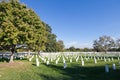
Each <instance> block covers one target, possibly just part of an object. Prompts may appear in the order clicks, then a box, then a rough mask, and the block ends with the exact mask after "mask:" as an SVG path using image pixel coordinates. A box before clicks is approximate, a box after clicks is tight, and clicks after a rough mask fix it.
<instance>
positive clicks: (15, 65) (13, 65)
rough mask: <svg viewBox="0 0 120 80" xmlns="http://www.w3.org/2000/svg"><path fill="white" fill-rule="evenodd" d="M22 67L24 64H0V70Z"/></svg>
mask: <svg viewBox="0 0 120 80" xmlns="http://www.w3.org/2000/svg"><path fill="white" fill-rule="evenodd" d="M22 65H24V62H11V63H0V68H7V67H9V68H10V67H11V68H12V67H18V66H22Z"/></svg>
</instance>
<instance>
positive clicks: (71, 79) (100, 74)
mask: <svg viewBox="0 0 120 80" xmlns="http://www.w3.org/2000/svg"><path fill="white" fill-rule="evenodd" d="M47 67H50V68H52V69H53V70H55V71H59V73H60V74H62V75H64V76H68V77H63V76H62V77H61V78H60V77H59V76H48V75H45V74H38V75H40V76H41V77H42V78H43V80H119V79H120V70H119V69H117V70H112V69H110V72H109V73H105V69H104V66H95V67H82V66H79V65H78V66H76V65H73V66H72V67H67V68H66V69H64V68H63V67H62V66H57V65H52V64H51V65H49V66H47Z"/></svg>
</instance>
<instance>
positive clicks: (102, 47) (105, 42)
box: [93, 36, 115, 53]
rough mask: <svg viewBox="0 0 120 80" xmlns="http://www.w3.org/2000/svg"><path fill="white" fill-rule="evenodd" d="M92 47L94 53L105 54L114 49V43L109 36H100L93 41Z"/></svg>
mask: <svg viewBox="0 0 120 80" xmlns="http://www.w3.org/2000/svg"><path fill="white" fill-rule="evenodd" d="M93 47H94V49H95V50H96V51H105V53H106V52H107V51H108V50H109V49H111V48H113V47H115V42H114V40H113V38H111V37H110V36H102V37H99V39H98V40H95V41H94V44H93Z"/></svg>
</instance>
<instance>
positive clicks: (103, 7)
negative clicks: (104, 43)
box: [20, 0, 120, 48]
mask: <svg viewBox="0 0 120 80" xmlns="http://www.w3.org/2000/svg"><path fill="white" fill-rule="evenodd" d="M20 2H21V3H25V4H26V5H27V6H28V7H29V8H32V9H33V10H34V11H35V12H36V13H37V14H38V15H39V16H40V19H41V20H43V21H44V22H46V23H48V24H49V25H50V26H51V27H52V30H53V33H55V34H56V35H57V39H58V40H59V39H61V40H63V41H64V44H65V46H66V47H70V46H75V47H80V48H84V47H92V44H93V40H95V39H98V38H99V37H100V36H103V35H108V36H111V37H114V38H120V0H36V1H33V0H20Z"/></svg>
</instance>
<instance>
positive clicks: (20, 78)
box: [0, 58, 120, 80]
mask: <svg viewBox="0 0 120 80" xmlns="http://www.w3.org/2000/svg"><path fill="white" fill-rule="evenodd" d="M113 63H115V64H116V67H117V69H116V70H113V69H112V64H113ZM118 63H119V61H118V60H114V61H111V62H104V61H100V60H99V61H98V63H97V64H95V63H94V61H93V60H88V61H85V66H83V67H82V66H81V61H78V62H75V60H74V61H73V62H72V63H69V62H68V61H67V68H66V69H64V68H63V63H58V64H55V63H53V62H52V63H51V64H50V65H46V64H44V63H41V64H40V66H39V67H36V66H35V58H34V59H33V60H32V62H29V61H27V60H23V61H15V62H14V63H12V64H8V63H5V62H0V80H120V65H119V64H118ZM105 64H108V65H109V67H110V72H109V73H105V68H104V67H105Z"/></svg>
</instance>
